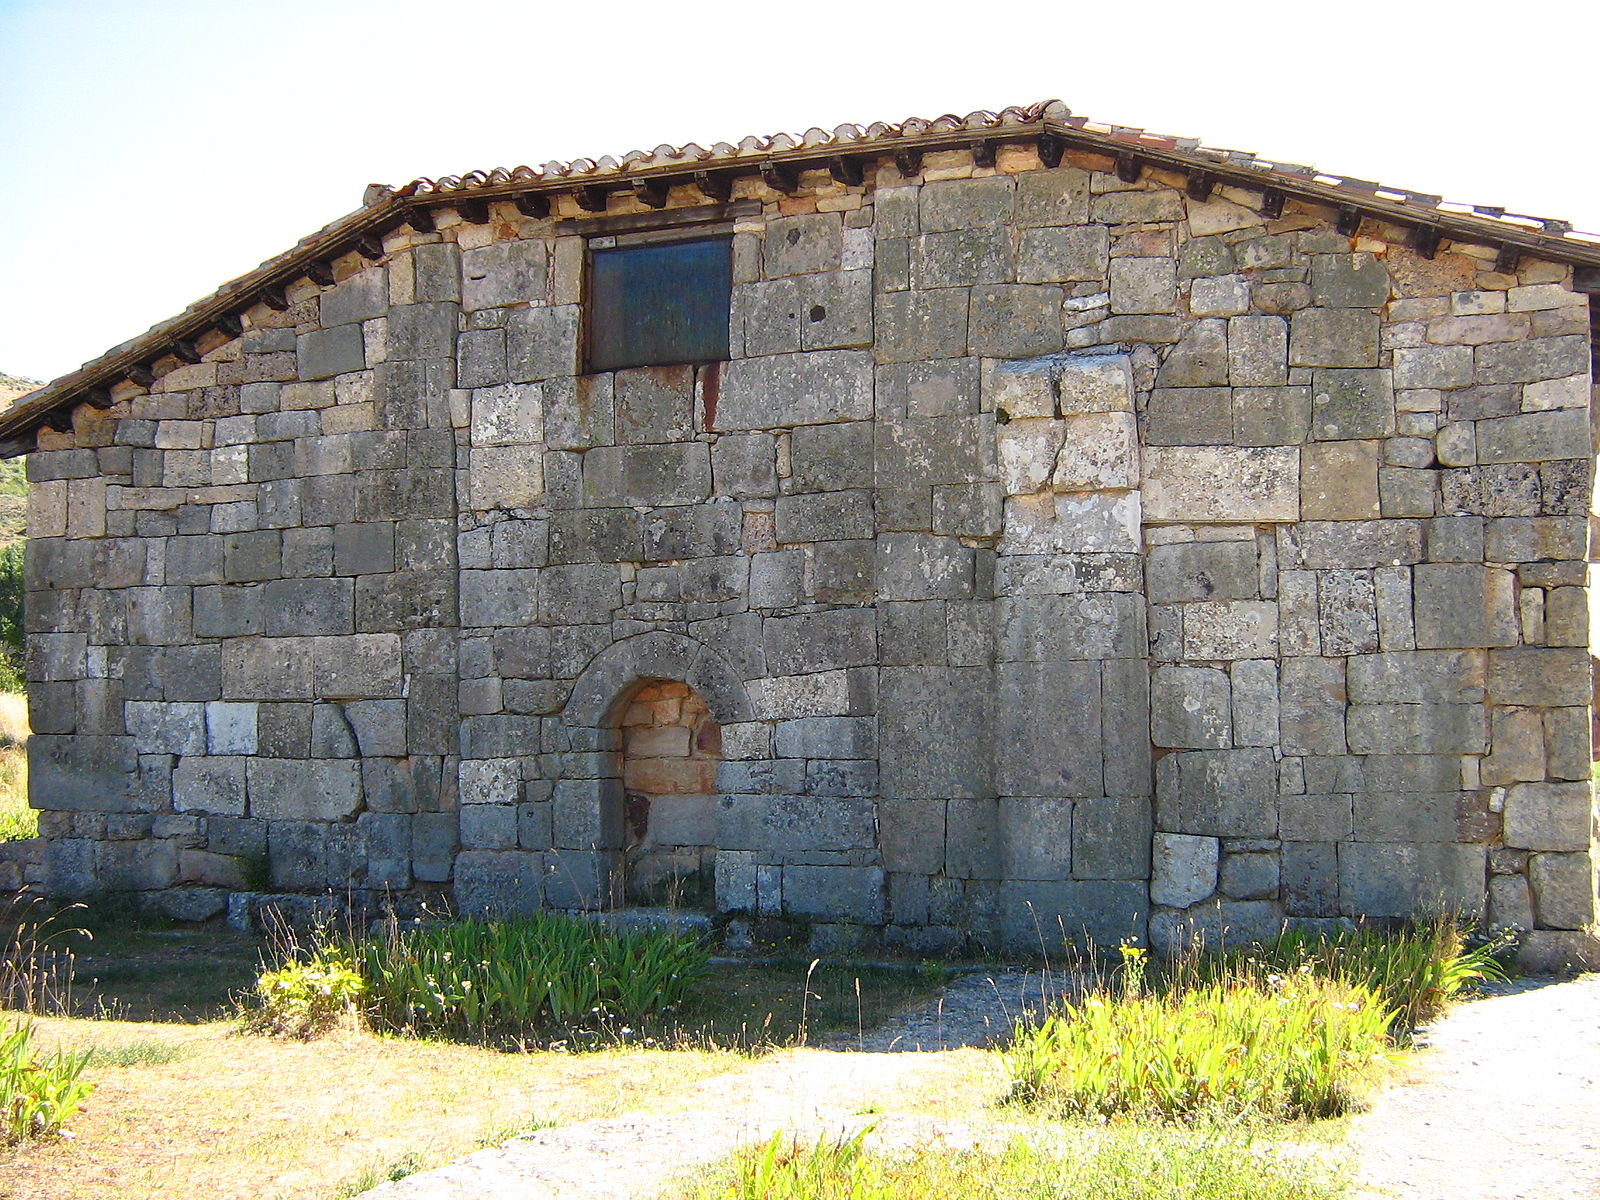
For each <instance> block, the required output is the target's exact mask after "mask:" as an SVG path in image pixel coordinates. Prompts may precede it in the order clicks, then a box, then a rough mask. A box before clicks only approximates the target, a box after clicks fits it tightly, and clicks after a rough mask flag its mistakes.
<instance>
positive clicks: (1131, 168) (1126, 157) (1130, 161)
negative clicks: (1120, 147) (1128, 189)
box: [1117, 154, 1144, 183]
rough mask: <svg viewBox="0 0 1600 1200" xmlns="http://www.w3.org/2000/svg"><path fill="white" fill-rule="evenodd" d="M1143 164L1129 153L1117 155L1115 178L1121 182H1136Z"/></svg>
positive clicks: (1142, 169)
mask: <svg viewBox="0 0 1600 1200" xmlns="http://www.w3.org/2000/svg"><path fill="white" fill-rule="evenodd" d="M1143 171H1144V164H1143V163H1141V162H1140V161H1139V160H1138V159H1137V158H1135V157H1134V156H1133V155H1131V154H1119V155H1117V178H1118V179H1120V180H1122V182H1123V183H1138V182H1139V176H1140V174H1142V173H1143Z"/></svg>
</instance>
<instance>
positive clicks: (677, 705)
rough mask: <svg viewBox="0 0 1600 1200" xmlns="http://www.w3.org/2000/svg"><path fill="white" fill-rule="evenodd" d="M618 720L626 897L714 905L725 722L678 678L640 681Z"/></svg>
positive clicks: (635, 900)
mask: <svg viewBox="0 0 1600 1200" xmlns="http://www.w3.org/2000/svg"><path fill="white" fill-rule="evenodd" d="M617 720H618V739H617V745H618V749H619V752H620V754H621V759H622V761H621V771H620V774H621V776H622V787H623V796H624V801H623V835H622V836H623V846H622V881H621V883H622V889H621V890H622V897H623V902H624V903H625V904H628V905H640V906H658V905H669V906H672V907H679V908H711V907H713V906H714V900H715V879H716V811H717V810H716V802H717V764H718V763H719V762H721V760H722V727H721V726H720V725H719V724H718V723H717V722H716V720H715V719H714V718H713V717H712V715H711V710H710V708H709V707H708V706H707V704H706V702H705V700H704V699H703V698H701V696H700V694H699V693H698V692H696V691H695V690H694V689H693V688H692V687H690V686H689V685H688V684H687V683H683V682H680V681H678V680H675V679H645V680H641V681H640V682H639V683H638V684H637V685H636V686H635V687H634V688H633V689H632V691H631V693H630V694H629V695H628V696H627V697H626V698H625V699H624V701H623V702H622V703H621V704H620V705H619V707H618V716H617Z"/></svg>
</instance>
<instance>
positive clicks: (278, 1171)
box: [0, 1019, 742, 1200]
mask: <svg viewBox="0 0 1600 1200" xmlns="http://www.w3.org/2000/svg"><path fill="white" fill-rule="evenodd" d="M235 1030H236V1026H234V1025H232V1024H231V1023H226V1022H211V1023H209V1024H204V1025H160V1024H141V1023H134V1022H124V1021H86V1020H65V1019H41V1020H40V1021H39V1022H38V1035H39V1036H38V1041H39V1043H40V1044H41V1045H42V1046H45V1047H50V1046H54V1045H57V1044H59V1045H62V1046H64V1047H68V1048H72V1049H79V1050H81V1049H90V1048H92V1049H94V1050H95V1051H96V1055H95V1058H94V1060H93V1062H92V1063H91V1065H90V1067H89V1069H88V1071H87V1072H86V1077H87V1078H90V1079H92V1080H93V1081H94V1082H95V1083H96V1084H97V1089H96V1091H95V1093H94V1095H93V1096H92V1097H91V1098H90V1100H89V1104H88V1106H87V1110H86V1111H85V1113H84V1114H83V1115H82V1116H80V1117H78V1118H77V1119H76V1120H75V1121H74V1122H73V1132H74V1133H75V1135H76V1136H75V1137H74V1138H73V1139H72V1140H70V1141H62V1142H57V1143H54V1144H50V1145H44V1146H39V1147H34V1148H30V1149H28V1150H27V1151H25V1152H23V1153H20V1154H17V1155H16V1156H15V1157H12V1158H9V1159H4V1160H0V1197H18V1198H20V1197H24V1196H26V1197H29V1200H89V1198H91V1197H93V1198H95V1200H99V1198H100V1197H105V1196H117V1197H119V1198H120V1200H141V1198H147V1197H148V1198H151V1200H154V1198H155V1197H163V1198H165V1197H171V1196H195V1197H207V1198H208V1200H231V1198H233V1197H239V1198H244V1197H250V1198H252V1200H256V1198H259V1200H279V1198H283V1200H287V1198H289V1197H294V1198H295V1200H302V1198H307V1197H332V1196H336V1195H339V1194H340V1193H341V1191H343V1190H345V1189H348V1188H349V1187H350V1186H351V1185H352V1184H354V1183H355V1182H357V1181H360V1180H362V1179H363V1177H364V1178H365V1179H366V1180H367V1181H368V1182H377V1181H381V1180H383V1179H385V1178H387V1177H388V1170H389V1167H390V1166H391V1165H392V1164H395V1163H400V1162H406V1163H408V1164H410V1165H414V1166H416V1167H431V1166H437V1165H439V1164H442V1163H444V1162H447V1161H449V1160H450V1159H452V1158H455V1157H458V1156H460V1155H461V1154H464V1153H467V1152H469V1151H471V1150H473V1149H476V1148H477V1147H479V1146H480V1145H483V1144H486V1143H494V1142H498V1141H500V1140H503V1139H504V1138H506V1137H510V1136H512V1135H513V1134H515V1133H517V1132H520V1131H523V1130H526V1129H529V1128H533V1127H538V1126H545V1125H553V1124H554V1125H559V1124H565V1123H567V1122H571V1121H580V1120H586V1119H589V1118H592V1117H598V1116H603V1115H606V1114H609V1113H614V1112H619V1111H622V1110H624V1109H627V1108H630V1107H633V1106H635V1105H637V1104H640V1103H642V1102H644V1101H647V1100H650V1099H652V1098H653V1097H656V1096H658V1095H661V1094H662V1093H664V1092H666V1091H669V1090H671V1089H674V1088H677V1087H681V1086H683V1085H684V1084H687V1083H691V1082H693V1081H695V1080H697V1079H701V1078H705V1077H707V1076H709V1075H714V1074H717V1073H719V1072H721V1071H724V1070H728V1069H730V1068H731V1067H733V1066H735V1065H737V1064H738V1063H739V1062H740V1061H742V1060H740V1059H739V1058H737V1057H736V1056H734V1055H731V1054H728V1053H721V1052H707V1051H699V1050H677V1051H663V1050H611V1051H601V1052H597V1053H589V1054H563V1053H531V1054H502V1053H498V1052H496V1051H492V1050H484V1049H479V1048H476V1047H471V1046H462V1045H450V1044H445V1043H438V1042H422V1041H415V1040H410V1039H400V1038H379V1037H374V1036H371V1035H369V1034H365V1033H356V1032H350V1031H346V1032H341V1033H336V1034H334V1035H332V1036H329V1037H326V1038H322V1039H320V1040H317V1041H313V1042H289V1041H282V1040H277V1039H269V1038H257V1037H247V1036H243V1035H240V1034H238V1033H237V1032H235ZM119 1063H122V1064H126V1065H118V1064H119ZM374 1175H375V1178H374Z"/></svg>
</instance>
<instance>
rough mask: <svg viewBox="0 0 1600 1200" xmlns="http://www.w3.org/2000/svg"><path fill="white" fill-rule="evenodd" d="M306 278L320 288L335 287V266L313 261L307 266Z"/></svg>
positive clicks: (329, 263)
mask: <svg viewBox="0 0 1600 1200" xmlns="http://www.w3.org/2000/svg"><path fill="white" fill-rule="evenodd" d="M306 278H307V279H309V280H311V282H312V283H314V284H316V285H317V286H318V287H332V286H333V264H332V263H331V262H317V261H312V262H308V263H307V264H306Z"/></svg>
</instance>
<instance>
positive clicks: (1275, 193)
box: [1261, 188, 1285, 221]
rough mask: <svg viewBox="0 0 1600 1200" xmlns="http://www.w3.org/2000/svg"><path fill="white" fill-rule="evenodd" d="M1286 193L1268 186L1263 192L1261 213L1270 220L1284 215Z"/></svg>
mask: <svg viewBox="0 0 1600 1200" xmlns="http://www.w3.org/2000/svg"><path fill="white" fill-rule="evenodd" d="M1284 199H1285V197H1284V194H1283V193H1282V192H1280V191H1279V190H1278V189H1277V188H1268V189H1267V190H1266V191H1264V192H1262V193H1261V215H1262V216H1263V217H1265V218H1267V220H1269V221H1276V220H1277V219H1278V218H1279V217H1281V216H1283V202H1284Z"/></svg>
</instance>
